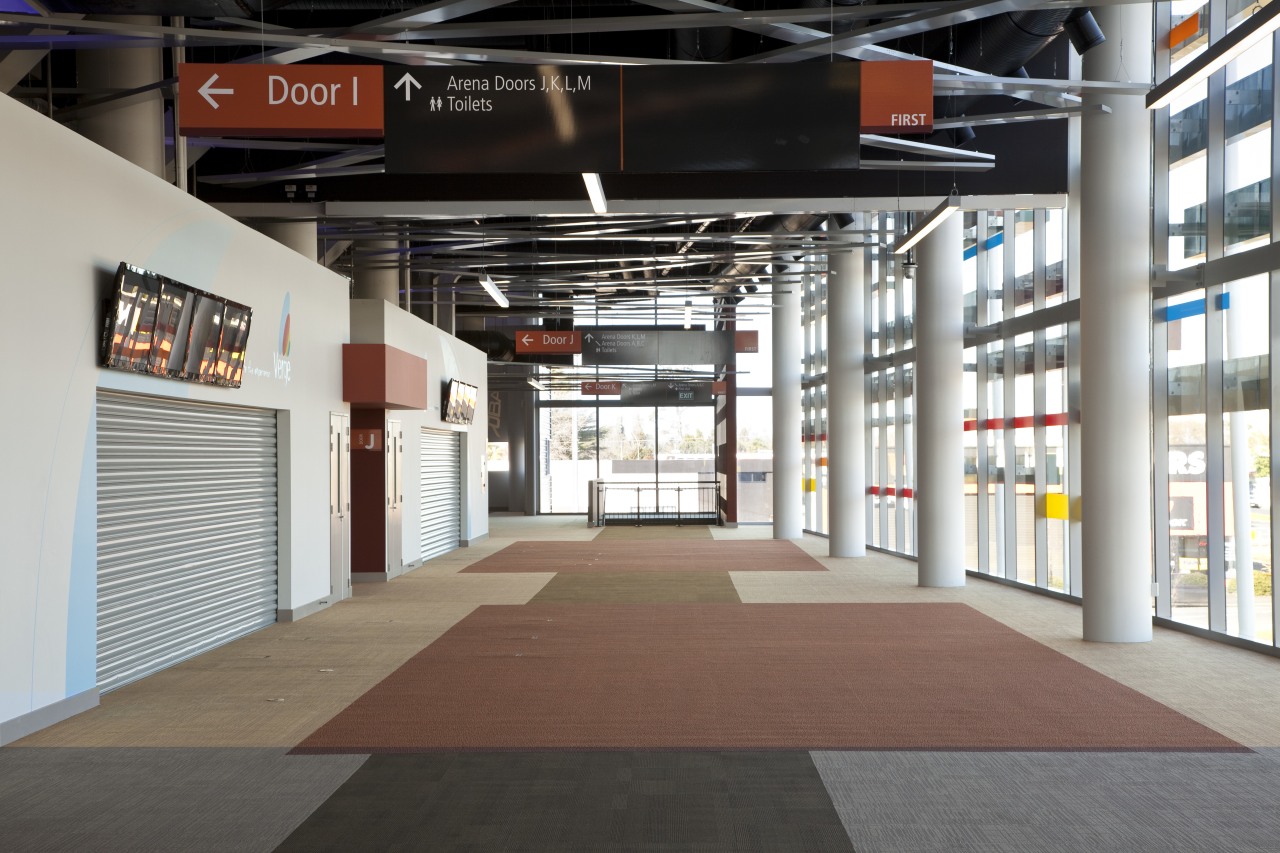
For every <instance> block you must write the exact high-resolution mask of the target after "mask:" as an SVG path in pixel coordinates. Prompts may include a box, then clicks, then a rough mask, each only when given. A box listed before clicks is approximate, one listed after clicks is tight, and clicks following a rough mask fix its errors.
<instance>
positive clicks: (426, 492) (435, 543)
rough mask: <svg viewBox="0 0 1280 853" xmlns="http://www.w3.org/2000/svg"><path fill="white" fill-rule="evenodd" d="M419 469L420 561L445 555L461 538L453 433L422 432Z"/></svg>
mask: <svg viewBox="0 0 1280 853" xmlns="http://www.w3.org/2000/svg"><path fill="white" fill-rule="evenodd" d="M421 447H422V449H421V451H420V454H421V455H420V462H419V468H420V472H421V475H422V480H421V482H422V491H421V498H422V515H421V518H422V522H421V527H420V530H421V535H420V539H419V542H420V545H421V554H422V557H421V559H422V560H424V561H426V560H430V559H431V558H432V557H439V556H440V555H441V554H447V553H449V552H450V551H452V550H453V549H455V548H457V547H458V539H459V538H460V537H461V536H462V507H461V504H462V466H461V463H460V461H459V451H458V448H459V441H458V433H456V432H440V431H438V430H429V429H424V430H423V431H422V445H421Z"/></svg>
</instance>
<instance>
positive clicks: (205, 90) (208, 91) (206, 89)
mask: <svg viewBox="0 0 1280 853" xmlns="http://www.w3.org/2000/svg"><path fill="white" fill-rule="evenodd" d="M217 82H218V75H217V74H215V75H213V76H212V77H210V78H209V79H208V80H206V81H205V83H204V85H203V86H201V87H200V94H201V95H203V96H204V99H205V100H206V101H208V102H209V106H211V107H213V108H214V109H215V110H216V109H217V108H218V102H217V101H215V100H214V99H213V96H214V95H234V94H235V93H236V90H235V89H215V88H213V84H214V83H217Z"/></svg>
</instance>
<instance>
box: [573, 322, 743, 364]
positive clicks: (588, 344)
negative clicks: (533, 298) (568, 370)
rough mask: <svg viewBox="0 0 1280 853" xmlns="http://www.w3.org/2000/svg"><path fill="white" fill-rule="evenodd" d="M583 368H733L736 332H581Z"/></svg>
mask: <svg viewBox="0 0 1280 853" xmlns="http://www.w3.org/2000/svg"><path fill="white" fill-rule="evenodd" d="M578 331H580V332H581V333H582V363H583V364H686V365H687V364H710V365H717V364H732V363H734V361H735V359H736V356H735V354H734V348H733V332H695V331H687V332H686V331H658V330H648V331H645V330H629V329H611V328H609V327H608V326H597V327H593V328H580V329H579V330H578Z"/></svg>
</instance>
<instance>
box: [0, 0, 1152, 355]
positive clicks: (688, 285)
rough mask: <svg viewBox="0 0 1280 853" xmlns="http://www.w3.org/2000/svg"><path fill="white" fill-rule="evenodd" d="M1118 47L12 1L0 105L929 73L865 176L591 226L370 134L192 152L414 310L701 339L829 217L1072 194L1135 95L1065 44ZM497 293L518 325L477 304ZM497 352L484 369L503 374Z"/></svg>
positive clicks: (536, 4) (666, 179)
mask: <svg viewBox="0 0 1280 853" xmlns="http://www.w3.org/2000/svg"><path fill="white" fill-rule="evenodd" d="M1104 2H1105V0H1104ZM115 16H151V17H115ZM1064 35H1065V36H1066V37H1067V38H1062V36H1064ZM1102 38H1103V34H1102V33H1100V32H1099V31H1098V30H1097V28H1096V26H1095V25H1094V24H1093V21H1092V18H1091V16H1090V15H1089V14H1088V13H1087V10H1085V9H1083V8H1082V7H1080V6H1078V4H1077V3H1075V2H1071V0H938V2H887V0H886V2H874V0H866V2H858V3H854V2H848V0H835V2H827V0H782V2H763V1H762V0H728V2H710V0H607V1H606V2H583V0H579V2H572V0H441V2H435V3H428V4H425V5H424V4H418V3H415V2H413V0H168V1H167V2H166V0H131V2H118V3H113V2H100V0H0V91H6V92H8V93H9V94H10V95H12V96H13V97H17V98H20V99H23V100H25V101H26V102H27V103H29V104H30V105H31V106H32V107H33V108H36V109H40V110H44V111H46V112H47V113H49V114H50V115H51V116H52V117H53V118H54V119H55V120H60V121H65V122H67V123H69V124H72V125H74V122H75V120H76V118H77V116H78V115H79V114H83V113H84V112H85V111H86V110H103V109H110V106H111V105H112V104H113V103H127V102H128V99H130V98H131V97H137V95H138V93H139V91H142V90H156V89H159V90H161V91H162V92H164V93H165V94H166V97H167V98H169V99H172V97H173V90H174V88H175V84H176V76H175V74H176V71H175V69H176V63H177V62H178V61H187V62H219V63H222V62H235V63H267V64H291V63H310V64H341V63H346V64H350V63H379V64H384V65H386V66H388V67H390V68H398V67H403V66H430V65H443V66H469V65H476V64H481V63H502V64H541V65H559V66H564V65H631V64H641V65H653V64H692V63H745V64H760V63H765V64H767V63H795V62H849V61H857V60H863V61H876V60H883V59H903V58H916V57H924V58H929V59H932V60H933V61H934V63H935V65H934V69H935V80H934V89H935V132H934V133H933V134H932V135H931V136H928V137H926V138H921V137H908V136H903V137H893V136H879V135H875V136H873V135H869V134H864V136H863V137H862V140H861V143H862V144H861V149H862V150H861V152H860V155H861V166H860V168H859V169H857V170H851V171H833V172H811V171H810V172H807V171H796V172H758V173H746V172H718V173H692V174H655V175H636V174H630V173H628V174H616V175H614V174H604V175H602V183H603V190H604V194H605V196H606V198H607V212H606V213H596V212H593V209H592V205H591V203H590V201H589V200H588V197H587V192H586V188H585V187H584V183H583V179H582V176H581V175H579V174H540V175H529V174H486V175H452V174H436V175H397V174H387V172H386V170H385V166H384V160H383V158H384V154H385V151H384V147H383V146H382V145H381V144H379V142H378V140H370V139H290V140H283V139H247V138H215V137H201V138H189V139H187V140H186V141H187V145H188V148H187V154H188V171H187V178H188V181H187V185H188V187H189V189H190V191H191V192H193V193H195V194H196V195H198V196H199V197H201V198H202V199H204V200H206V201H208V202H210V203H212V204H215V205H217V206H219V207H221V208H222V209H223V210H225V211H227V212H228V213H230V214H231V215H233V216H236V217H237V218H240V219H244V220H250V221H251V220H258V221H272V220H277V221H287V220H313V221H315V222H316V223H317V226H318V229H319V235H320V238H321V241H322V248H323V249H324V250H326V251H325V255H326V257H325V258H324V259H323V260H324V261H325V262H327V263H328V264H329V265H330V266H332V267H334V268H335V269H337V270H339V271H342V272H347V273H350V272H352V271H353V270H355V269H357V268H359V267H360V266H361V265H373V266H393V267H396V268H400V269H403V270H404V278H403V281H404V282H405V284H406V287H407V288H408V289H409V290H410V291H412V292H413V293H414V296H415V298H421V297H424V296H427V295H429V293H430V291H432V290H433V289H439V288H451V289H452V290H453V291H455V292H456V293H457V295H458V304H459V309H458V310H459V316H460V317H462V316H463V315H469V316H470V317H471V318H472V319H473V320H476V321H478V322H474V323H472V324H471V328H473V329H476V328H479V329H484V328H498V327H502V326H504V325H505V326H511V325H514V324H515V323H516V322H518V319H517V318H532V319H537V320H541V321H543V322H546V323H547V324H548V325H551V326H553V327H563V326H561V325H560V324H562V323H565V322H568V318H567V317H566V316H565V315H567V314H569V313H570V312H571V311H573V310H575V309H577V310H582V309H583V308H586V309H588V310H594V311H600V312H612V313H613V315H614V317H613V319H614V320H615V321H617V320H623V321H626V320H630V319H634V322H636V323H637V324H643V323H648V324H653V323H655V322H657V323H678V322H679V317H680V315H681V314H682V313H683V312H684V311H685V308H686V304H687V303H689V302H692V301H693V300H694V299H695V298H697V297H702V301H699V302H698V303H697V304H698V306H699V308H698V311H699V315H700V316H698V317H697V318H695V322H707V321H708V320H709V319H712V318H711V317H710V316H709V315H708V312H706V311H705V310H704V309H703V307H702V306H703V305H704V304H705V303H706V297H707V296H711V297H714V299H713V304H721V303H723V304H725V305H731V304H734V303H736V302H737V301H738V299H740V297H741V296H742V295H743V294H746V293H749V292H754V291H755V290H756V289H757V287H759V286H760V285H761V282H760V276H761V273H762V272H763V271H764V269H765V266H766V265H767V264H771V263H774V262H775V261H779V260H790V259H794V258H796V257H799V256H802V255H804V254H805V253H807V252H809V251H810V250H812V248H813V247H814V246H816V245H818V244H819V243H823V242H825V241H826V236H827V235H826V232H825V231H824V230H823V227H824V223H825V222H826V221H827V220H828V217H829V216H830V215H832V214H848V213H849V212H850V211H853V210H855V209H862V210H866V209H875V208H876V207H882V208H889V209H894V208H903V207H905V208H906V209H912V203H911V201H910V200H911V199H915V201H916V207H917V208H918V207H919V206H920V205H922V204H923V203H924V201H923V200H925V199H928V198H930V197H932V198H936V197H937V196H940V195H946V194H947V193H948V192H949V191H951V190H952V189H955V190H957V191H959V192H961V193H963V194H965V195H999V194H1012V193H1015V192H1019V193H1027V192H1031V193H1046V194H1047V193H1060V192H1062V191H1064V190H1065V161H1066V157H1065V153H1066V143H1065V138H1066V134H1065V132H1064V130H1063V128H1064V126H1065V124H1066V123H1065V122H1063V121H1060V119H1063V118H1066V117H1069V116H1073V115H1079V114H1080V113H1081V112H1083V111H1084V110H1085V109H1086V107H1085V105H1084V101H1083V98H1082V95H1083V94H1085V93H1103V94H1106V93H1109V92H1131V91H1134V90H1133V89H1131V88H1129V87H1126V86H1125V85H1123V84H1116V83H1105V82H1081V81H1079V80H1076V81H1071V80H1070V79H1069V77H1070V76H1071V75H1070V67H1071V64H1072V55H1073V54H1072V53H1071V51H1070V48H1069V47H1068V46H1067V44H1066V43H1067V41H1068V40H1070V41H1071V43H1072V44H1073V45H1074V46H1075V48H1076V51H1083V50H1086V49H1088V47H1090V46H1092V45H1093V44H1096V43H1097V42H1098V41H1099V40H1100V39H1102ZM145 47H159V48H162V49H163V53H164V56H165V61H164V65H163V68H164V71H163V74H164V76H163V78H161V79H157V80H155V81H154V82H153V84H151V85H149V86H145V87H142V90H138V89H135V90H128V91H121V90H113V89H106V88H104V87H102V86H101V85H100V81H94V80H81V79H79V76H78V75H77V62H76V57H77V55H78V54H79V52H80V51H84V50H89V49H96V48H111V49H136V48H145ZM1094 108H1095V109H1097V108H1099V107H1096V106H1095V107H1094ZM768 120H769V116H767V115H761V116H759V121H762V122H767V121H768ZM513 132H518V129H513ZM171 150H172V149H171ZM1031 150H1034V151H1037V152H1039V153H1040V155H1041V156H1040V157H1039V158H1034V157H1028V156H1026V152H1027V151H1031ZM1016 151H1021V152H1022V156H1012V155H1013V154H1014V152H1016ZM904 200H905V202H904ZM841 221H842V223H847V222H848V218H847V216H846V218H845V219H843V220H841ZM484 276H489V277H491V278H492V279H493V280H494V281H495V282H496V283H497V284H498V286H499V287H501V288H502V289H503V290H504V291H505V292H506V293H507V294H508V296H509V298H510V300H511V303H512V304H511V306H510V308H505V309H504V308H500V307H499V306H498V305H496V304H494V302H493V301H491V300H490V299H489V298H488V297H487V296H486V295H485V293H484V291H483V290H481V289H480V287H479V284H478V282H479V279H480V278H481V277H484ZM480 318H483V319H480ZM525 322H528V319H526V320H525ZM486 324H488V325H487V326H486ZM459 327H460V328H466V327H467V323H466V322H463V321H461V320H460V323H459ZM501 350H502V348H501V347H500V346H494V347H490V356H491V357H492V358H495V359H505V358H509V357H510V354H509V353H504V352H502V351H501Z"/></svg>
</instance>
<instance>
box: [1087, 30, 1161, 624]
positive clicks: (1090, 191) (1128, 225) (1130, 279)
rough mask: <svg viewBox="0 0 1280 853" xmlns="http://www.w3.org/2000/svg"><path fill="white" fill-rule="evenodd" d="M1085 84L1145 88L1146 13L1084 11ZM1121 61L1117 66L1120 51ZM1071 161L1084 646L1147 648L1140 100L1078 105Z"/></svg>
mask: <svg viewBox="0 0 1280 853" xmlns="http://www.w3.org/2000/svg"><path fill="white" fill-rule="evenodd" d="M1094 13H1095V17H1096V18H1097V19H1098V24H1099V25H1100V26H1101V27H1102V30H1103V32H1105V33H1106V34H1107V41H1106V43H1105V44H1103V45H1101V46H1099V47H1095V48H1094V49H1093V50H1091V51H1089V52H1088V53H1087V54H1085V56H1084V77H1085V79H1086V80H1113V79H1115V74H1116V69H1118V68H1123V69H1125V70H1126V71H1127V72H1128V74H1129V76H1130V78H1131V82H1139V83H1150V82H1151V74H1150V69H1149V63H1150V57H1151V45H1152V36H1151V10H1150V9H1149V8H1148V7H1146V6H1143V5H1133V6H1099V7H1097V8H1096V9H1095V10H1094ZM1122 49H1123V51H1124V53H1123V56H1122V55H1121V50H1122ZM1095 103H1106V104H1107V105H1108V106H1109V107H1110V108H1111V112H1110V113H1109V114H1105V113H1090V112H1086V113H1085V115H1084V117H1083V118H1082V119H1081V139H1080V149H1081V150H1080V160H1081V186H1080V205H1081V210H1080V445H1081V451H1080V457H1081V458H1080V464H1081V471H1080V500H1081V507H1080V524H1081V537H1082V548H1081V559H1082V574H1081V587H1082V589H1081V593H1082V595H1083V598H1084V607H1083V611H1084V614H1083V615H1084V639H1086V640H1093V641H1098V642H1111V643H1137V642H1146V641H1149V640H1150V639H1151V544H1152V495H1151V280H1150V276H1151V180H1150V174H1151V162H1150V156H1151V151H1150V149H1151V117H1150V115H1149V114H1148V112H1147V110H1146V108H1145V104H1144V99H1143V97H1142V96H1141V95H1110V94H1108V95H1085V106H1086V109H1087V108H1088V107H1089V106H1092V105H1093V104H1095Z"/></svg>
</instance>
